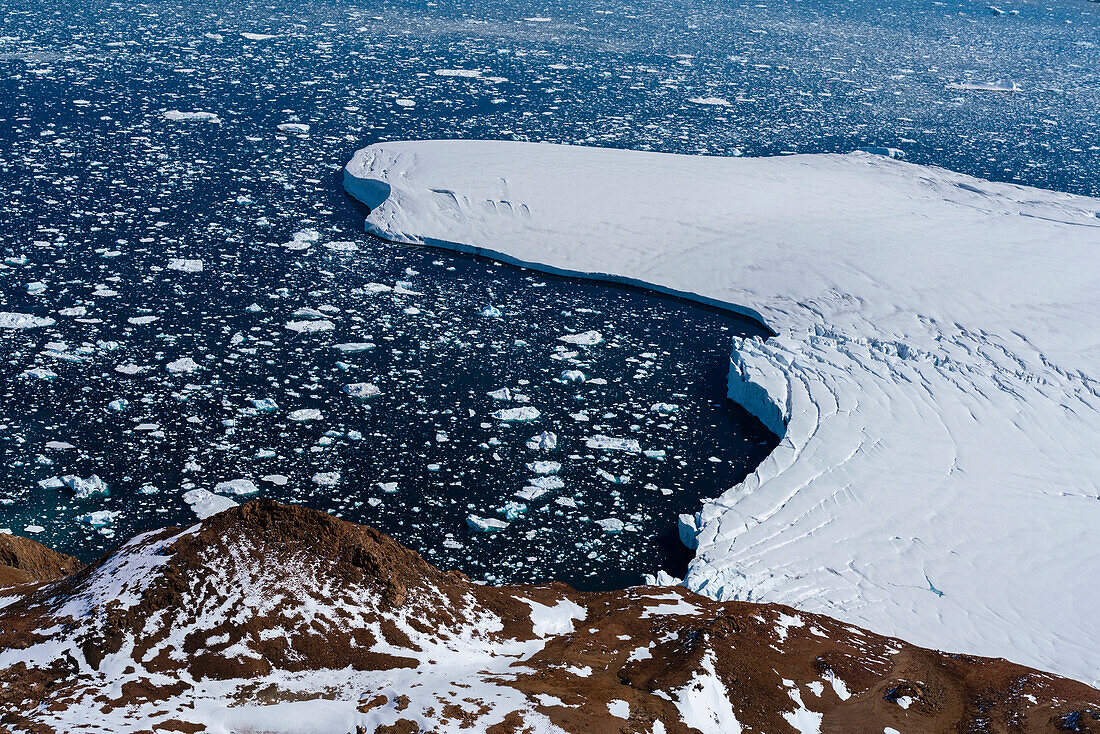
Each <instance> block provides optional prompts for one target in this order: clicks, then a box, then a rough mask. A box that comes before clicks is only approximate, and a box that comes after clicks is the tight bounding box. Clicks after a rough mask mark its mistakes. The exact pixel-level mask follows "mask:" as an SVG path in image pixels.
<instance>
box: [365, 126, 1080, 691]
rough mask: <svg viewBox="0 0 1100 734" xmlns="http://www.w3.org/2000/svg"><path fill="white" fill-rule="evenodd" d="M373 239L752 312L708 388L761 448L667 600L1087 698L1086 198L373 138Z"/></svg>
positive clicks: (791, 169)
mask: <svg viewBox="0 0 1100 734" xmlns="http://www.w3.org/2000/svg"><path fill="white" fill-rule="evenodd" d="M345 187H346V189H347V191H348V192H349V193H350V194H351V195H352V196H354V197H356V198H358V199H360V200H361V201H363V202H364V203H366V204H367V205H368V206H370V207H371V209H372V211H371V213H370V215H369V216H368V217H367V223H366V226H367V230H368V231H369V232H371V233H373V234H375V235H378V236H380V237H383V238H385V239H388V240H392V241H397V242H403V243H415V244H428V245H436V246H444V247H450V248H455V249H460V250H464V251H469V252H476V253H481V254H486V255H490V256H493V257H496V258H498V259H502V260H505V261H509V262H514V263H521V264H524V265H527V266H530V267H535V268H539V269H542V270H546V271H551V272H557V273H565V274H571V275H581V276H586V277H595V278H601V279H607V280H616V281H624V282H631V283H635V284H643V285H647V286H649V287H652V288H654V289H657V290H661V291H665V292H670V293H676V294H680V295H686V296H688V297H691V298H694V299H696V300H698V301H702V302H706V303H712V304H721V305H726V306H729V307H731V308H734V309H735V310H740V311H742V312H745V313H748V314H751V315H754V316H756V317H758V318H759V319H761V320H762V321H763V322H764V323H766V324H767V325H768V326H769V327H770V328H771V329H772V330H774V331H775V333H776V336H774V337H773V338H771V339H768V340H766V341H760V340H758V339H751V340H737V341H736V343H735V344H734V345H733V348H732V356H731V364H730V372H729V394H730V397H731V398H733V399H734V400H736V401H738V402H739V403H741V404H743V405H744V406H746V407H747V408H748V409H749V410H751V411H752V412H753V413H754V414H756V415H757V416H758V417H759V418H760V419H761V421H762V422H764V423H765V425H767V426H768V427H769V428H771V429H772V430H773V431H775V432H776V433H777V434H778V435H779V436H780V437H781V439H782V440H781V443H780V445H779V446H778V447H777V448H776V449H775V451H774V452H773V453H772V454H771V455H770V456H769V457H768V458H767V460H765V461H764V462H763V463H762V464H761V465H760V466H759V467H758V468H757V470H756V471H755V472H754V473H753V474H751V475H750V476H749V477H748V478H747V479H746V480H745V481H744V482H743V483H741V484H740V485H738V486H736V487H732V488H729V489H727V490H726V491H724V492H723V493H721V494H720V496H718V497H717V498H716V499H714V500H713V501H710V502H708V503H706V504H705V505H704V506H703V507H702V508H701V510H700V512H699V530H698V534H697V537H696V539H695V540H696V541H697V542H698V550H697V554H696V557H695V560H694V561H693V562H692V565H691V568H690V571H689V573H688V576H687V578H686V580H685V583H686V584H687V585H688V586H689V587H690V588H692V589H693V590H696V591H699V592H701V593H704V594H706V595H709V596H711V597H713V598H716V599H719V600H730V599H742V600H753V601H765V602H777V603H783V604H789V605H792V606H796V607H798V608H800V609H803V610H805V611H809V612H816V613H823V614H828V615H832V616H836V617H839V618H841V619H844V620H846V621H849V622H851V623H855V624H859V625H862V626H865V627H869V628H870V629H872V630H874V631H876V632H880V633H885V634H891V635H897V636H900V637H904V638H905V639H907V640H910V641H912V642H915V643H917V644H920V645H927V646H932V647H938V648H940V649H958V650H966V651H968V652H972V653H977V654H982V655H990V656H1004V657H1008V658H1010V659H1013V660H1016V661H1018V662H1022V663H1025V664H1028V665H1033V666H1037V667H1042V668H1046V669H1050V670H1053V671H1056V672H1058V673H1060V674H1064V675H1070V676H1074V677H1077V678H1079V679H1083V680H1086V681H1092V682H1096V681H1100V655H1097V653H1098V651H1100V615H1097V614H1096V609H1097V608H1098V607H1100V584H1098V581H1100V540H1098V537H1100V536H1098V533H1097V529H1098V528H1100V452H1098V451H1097V448H1098V447H1100V383H1098V381H1097V378H1096V372H1097V370H1096V368H1097V366H1098V365H1100V315H1098V314H1100V200H1097V199H1091V198H1087V197H1080V196H1073V195H1069V194H1061V193H1055V192H1050V191H1042V190H1038V189H1032V188H1026V187H1021V186H1016V185H1009V184H1001V183H992V182H988V181H983V180H979V179H975V178H972V177H968V176H964V175H961V174H956V173H952V172H949V171H946V170H942V169H938V168H932V167H925V166H919V165H914V164H909V163H904V162H901V161H898V160H892V159H890V158H886V157H880V156H875V155H871V154H864V153H854V154H850V155H796V156H788V157H781V158H758V159H746V158H713V157H696V156H678V155H669V154H659V153H644V152H635V151H623V150H610V149H594V148H582V147H570V146H558V145H538V144H527V143H512V142H492V141H422V142H395V143H380V144H376V145H372V146H370V147H367V148H365V149H363V150H361V151H359V152H358V153H357V154H356V155H355V157H354V159H353V160H352V161H351V162H350V163H349V164H348V166H347V168H346V171H345Z"/></svg>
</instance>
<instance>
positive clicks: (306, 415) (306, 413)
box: [287, 408, 324, 422]
mask: <svg viewBox="0 0 1100 734" xmlns="http://www.w3.org/2000/svg"><path fill="white" fill-rule="evenodd" d="M323 417H324V416H323V415H322V414H321V411H319V410H317V409H316V408H301V409H299V410H292V411H291V412H290V414H289V415H287V418H289V419H290V420H292V421H295V422H301V421H318V420H321V418H323Z"/></svg>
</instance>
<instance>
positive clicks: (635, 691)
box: [0, 500, 1100, 734]
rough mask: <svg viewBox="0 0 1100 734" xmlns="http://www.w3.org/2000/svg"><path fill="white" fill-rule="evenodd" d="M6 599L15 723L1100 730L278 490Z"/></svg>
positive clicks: (806, 633) (680, 599) (834, 626)
mask: <svg viewBox="0 0 1100 734" xmlns="http://www.w3.org/2000/svg"><path fill="white" fill-rule="evenodd" d="M59 557H60V556H59ZM60 558H64V557H60ZM5 601H6V602H8V604H7V606H6V607H4V608H3V609H0V724H3V726H4V727H7V728H8V729H21V730H28V731H36V732H38V731H42V732H66V733H68V732H85V731H88V732H90V731H110V732H137V731H150V730H159V731H206V730H208V729H209V730H212V731H265V732H287V733H288V734H289V733H290V732H302V731H310V732H320V733H321V734H329V733H330V732H331V733H332V734H341V733H343V732H419V731H457V730H465V731H473V732H477V731H484V732H553V731H562V730H564V731H568V732H654V733H655V734H656V733H658V732H666V734H686V733H687V732H693V731H698V732H704V733H707V734H709V732H722V733H723V734H724V733H725V732H737V731H744V732H767V733H768V734H782V733H790V732H798V731H801V732H808V731H821V732H863V731H866V732H875V734H881V733H882V732H883V731H884V730H886V731H888V729H887V727H890V728H893V729H895V730H897V731H899V732H933V731H934V732H946V731H983V732H1010V731H1011V732H1018V731H1060V730H1061V731H1081V732H1088V731H1098V730H1100V692H1098V691H1096V690H1094V689H1092V688H1090V687H1088V686H1086V685H1084V684H1081V683H1076V682H1073V681H1070V680H1067V679H1063V678H1057V677H1055V676H1051V675H1048V674H1045V673H1040V672H1038V671H1035V670H1031V669H1028V668H1024V667H1022V666H1019V665H1015V664H1013V663H1009V662H1007V661H1004V660H996V659H987V658H977V657H970V656H965V655H948V654H944V653H939V652H935V651H931V650H925V649H922V648H918V647H914V646H912V645H908V644H906V643H904V642H902V641H900V640H896V639H892V638H886V637H881V636H878V635H874V634H871V633H869V632H865V631H862V630H859V629H857V628H855V627H851V626H849V625H845V624H841V623H839V622H836V621H834V620H832V619H829V618H827V617H822V616H817V615H812V614H805V613H801V612H797V611H795V610H793V609H790V608H788V607H782V606H776V605H759V604H750V603H742V602H726V603H719V602H714V601H711V600H709V599H707V598H705V597H701V596H697V595H695V594H693V593H691V592H690V591H688V590H686V589H684V588H682V587H636V588H631V589H626V590H624V591H617V592H600V593H580V592H577V591H575V590H573V589H571V588H569V587H567V586H565V585H563V584H548V585H538V586H536V585H515V586H505V587H499V588H495V587H489V586H482V585H479V584H476V583H473V582H471V581H470V580H469V579H467V578H466V577H465V576H463V575H462V574H459V573H456V572H443V571H440V570H439V569H436V568H434V567H433V566H431V565H430V564H428V563H427V562H426V561H424V560H423V559H422V558H421V557H420V556H419V555H417V554H416V553H414V552H412V551H410V550H408V549H407V548H404V547H403V546H401V545H400V544H398V543H397V542H396V541H394V540H393V539H391V538H389V537H387V536H386V535H383V534H382V533H379V532H377V531H375V530H373V529H371V528H367V527H363V526H360V525H354V524H352V523H347V522H344V521H341V520H337V519H335V518H333V517H330V516H328V515H326V514H324V513H321V512H316V511H312V510H307V509H303V508H300V507H291V506H285V505H280V504H277V503H275V502H272V501H270V500H256V501H254V502H252V503H249V504H247V505H243V506H240V507H237V508H232V509H229V510H226V511H225V512H222V513H220V514H218V515H215V516H213V517H211V518H209V519H208V520H205V521H203V522H201V523H199V524H198V525H195V526H193V527H191V528H189V529H187V530H184V531H180V530H178V529H175V528H168V529H164V530H161V531H156V532H152V533H146V534H143V535H140V536H137V537H135V538H133V539H131V540H130V541H129V542H127V543H126V544H125V545H123V546H122V547H121V548H119V549H118V550H117V551H115V552H114V553H112V554H109V555H107V556H105V557H104V558H103V559H101V560H100V561H98V562H97V563H96V564H94V565H93V566H91V567H89V568H88V569H87V570H86V571H84V572H83V573H80V574H78V575H76V576H73V577H69V578H62V579H60V580H57V581H55V582H54V583H51V584H48V585H37V586H28V587H26V588H25V590H24V591H22V592H21V593H20V594H19V596H18V597H17V598H15V600H14V601H13V600H12V599H11V597H9V598H7V599H0V603H3V602H5Z"/></svg>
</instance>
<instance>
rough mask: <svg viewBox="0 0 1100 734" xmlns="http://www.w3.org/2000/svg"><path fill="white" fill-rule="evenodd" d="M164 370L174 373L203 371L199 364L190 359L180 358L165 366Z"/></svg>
mask: <svg viewBox="0 0 1100 734" xmlns="http://www.w3.org/2000/svg"><path fill="white" fill-rule="evenodd" d="M164 368H165V369H166V370H168V371H169V372H172V373H187V372H195V371H196V370H199V369H202V368H201V367H200V366H199V363H198V362H196V361H195V360H193V359H191V358H190V357H180V358H179V359H177V360H174V361H172V362H169V363H168V364H166V365H164Z"/></svg>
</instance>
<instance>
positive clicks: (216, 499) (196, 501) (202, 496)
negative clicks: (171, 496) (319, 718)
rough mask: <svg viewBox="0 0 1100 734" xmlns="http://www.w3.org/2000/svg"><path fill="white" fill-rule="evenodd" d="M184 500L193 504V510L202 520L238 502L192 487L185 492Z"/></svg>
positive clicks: (234, 505)
mask: <svg viewBox="0 0 1100 734" xmlns="http://www.w3.org/2000/svg"><path fill="white" fill-rule="evenodd" d="M183 501H184V502H186V503H187V504H189V505H191V511H192V512H194V513H195V516H196V517H197V518H199V519H200V520H205V519H206V518H208V517H211V516H212V515H216V514H218V513H219V512H221V511H222V510H228V509H229V508H230V507H236V506H237V503H236V502H234V501H233V500H231V499H229V498H228V497H223V496H222V495H220V494H214V493H213V492H208V491H206V490H205V489H191V490H188V491H187V492H184V493H183Z"/></svg>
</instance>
